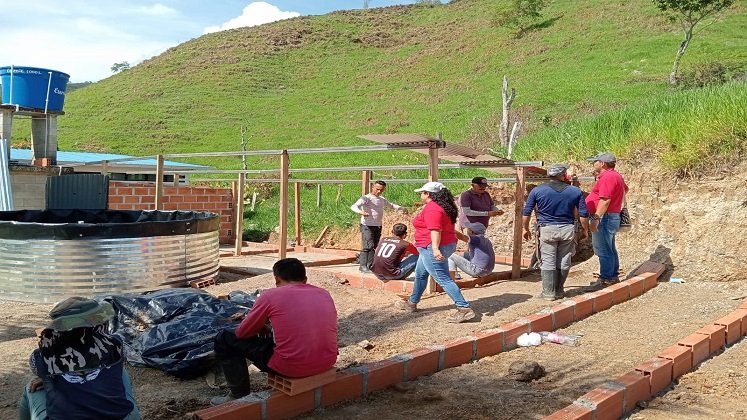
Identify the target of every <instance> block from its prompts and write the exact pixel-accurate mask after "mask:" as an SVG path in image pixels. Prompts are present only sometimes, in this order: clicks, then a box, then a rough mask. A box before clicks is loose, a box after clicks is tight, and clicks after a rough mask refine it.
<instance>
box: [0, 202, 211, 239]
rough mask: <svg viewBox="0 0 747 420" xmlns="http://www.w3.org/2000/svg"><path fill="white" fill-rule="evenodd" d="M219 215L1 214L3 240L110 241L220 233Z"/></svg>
mask: <svg viewBox="0 0 747 420" xmlns="http://www.w3.org/2000/svg"><path fill="white" fill-rule="evenodd" d="M219 226H220V218H219V217H218V215H217V214H215V213H210V212H196V211H148V210H77V209H76V210H18V211H2V212H0V239H17V240H25V239H56V240H72V239H109V238H143V237H150V236H173V235H189V234H195V233H203V232H213V231H217V230H218V229H219Z"/></svg>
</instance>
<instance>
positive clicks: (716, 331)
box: [695, 324, 726, 354]
mask: <svg viewBox="0 0 747 420" xmlns="http://www.w3.org/2000/svg"><path fill="white" fill-rule="evenodd" d="M695 333H696V334H703V335H706V336H708V337H709V339H710V340H711V341H710V345H709V347H708V352H709V353H711V354H713V353H716V352H717V351H719V350H721V349H722V348H723V347H724V344H726V327H724V326H722V325H713V324H711V325H706V326H705V327H703V328H701V329H699V330H698V331H695Z"/></svg>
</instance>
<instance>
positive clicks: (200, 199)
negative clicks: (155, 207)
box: [109, 194, 233, 209]
mask: <svg viewBox="0 0 747 420" xmlns="http://www.w3.org/2000/svg"><path fill="white" fill-rule="evenodd" d="M220 198H221V197H217V196H210V195H192V196H183V195H164V197H163V202H164V203H166V204H184V205H190V204H191V205H193V206H194V205H196V204H198V205H203V206H210V208H211V209H232V208H233V203H231V202H230V201H225V200H220ZM155 201H156V198H155V196H154V195H116V194H109V202H110V203H149V204H152V203H155Z"/></svg>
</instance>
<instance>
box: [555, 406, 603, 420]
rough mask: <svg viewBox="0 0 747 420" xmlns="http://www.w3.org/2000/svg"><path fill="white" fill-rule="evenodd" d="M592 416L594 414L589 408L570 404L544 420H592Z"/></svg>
mask: <svg viewBox="0 0 747 420" xmlns="http://www.w3.org/2000/svg"><path fill="white" fill-rule="evenodd" d="M593 414H594V412H593V411H592V410H591V409H590V408H587V407H581V406H580V405H576V404H571V405H569V406H568V407H565V408H563V409H560V410H558V411H556V412H554V413H552V414H550V415H549V416H547V417H545V419H544V420H592V419H593V418H594V417H593Z"/></svg>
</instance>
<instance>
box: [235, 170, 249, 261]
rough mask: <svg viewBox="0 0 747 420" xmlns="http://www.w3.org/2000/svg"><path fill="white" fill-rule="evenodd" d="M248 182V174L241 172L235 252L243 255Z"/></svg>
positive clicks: (237, 188)
mask: <svg viewBox="0 0 747 420" xmlns="http://www.w3.org/2000/svg"><path fill="white" fill-rule="evenodd" d="M245 184H246V174H245V173H243V172H242V173H240V174H239V180H238V182H236V195H235V196H234V200H235V202H236V243H235V247H234V251H233V254H234V255H236V256H239V255H241V248H242V246H243V245H244V244H243V240H244V185H245Z"/></svg>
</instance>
